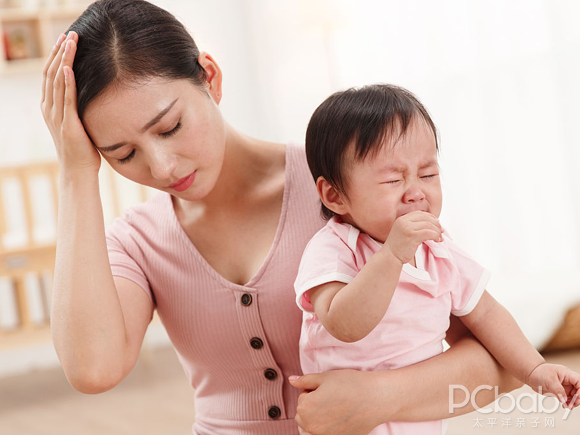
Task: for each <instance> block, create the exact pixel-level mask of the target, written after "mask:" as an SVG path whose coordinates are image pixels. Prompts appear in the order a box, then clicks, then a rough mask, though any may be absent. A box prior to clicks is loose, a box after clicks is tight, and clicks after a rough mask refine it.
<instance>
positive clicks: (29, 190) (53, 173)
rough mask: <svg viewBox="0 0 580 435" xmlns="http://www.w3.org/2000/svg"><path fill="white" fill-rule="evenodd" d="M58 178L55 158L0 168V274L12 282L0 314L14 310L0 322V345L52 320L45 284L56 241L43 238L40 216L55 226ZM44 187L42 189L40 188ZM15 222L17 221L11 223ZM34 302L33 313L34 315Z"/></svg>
mask: <svg viewBox="0 0 580 435" xmlns="http://www.w3.org/2000/svg"><path fill="white" fill-rule="evenodd" d="M57 177H58V164H57V163H56V162H45V163H34V164H28V165H20V166H10V167H3V168H0V278H2V279H3V282H4V284H6V283H8V285H9V286H10V285H11V286H12V290H7V289H6V288H2V289H1V291H3V297H2V298H1V299H0V304H1V305H4V306H3V307H0V308H2V310H0V314H4V315H6V313H8V314H10V309H11V308H12V310H13V311H14V313H13V314H12V316H11V318H12V321H10V320H8V321H6V319H4V320H5V321H4V322H3V323H0V337H2V338H4V339H3V340H1V339H0V348H1V347H2V345H6V344H7V343H8V342H9V341H10V340H7V337H6V334H9V333H12V332H15V331H33V330H35V329H39V328H41V329H42V328H46V327H47V326H48V324H49V320H48V311H49V309H48V294H47V292H46V286H45V285H44V284H45V282H46V279H45V278H46V274H51V273H52V270H53V268H54V258H55V252H56V244H55V240H54V237H53V238H52V239H50V238H48V239H47V238H46V237H44V238H43V237H39V232H38V231H37V229H38V228H39V227H42V225H39V222H38V220H39V219H42V220H45V221H48V222H52V223H53V225H52V226H54V223H55V222H56V210H57V196H58V192H57V189H58V187H57ZM41 185H42V186H43V187H44V188H39V187H40V186H41ZM40 197H42V198H41V199H42V200H40ZM40 203H43V204H44V205H45V206H46V207H45V209H44V210H38V207H37V205H38V204H40ZM15 222H16V224H17V225H13V224H14V223H15ZM11 224H12V225H11ZM15 226H16V228H14V227H15ZM49 232H50V231H49ZM53 233H55V229H54V230H53ZM30 279H36V280H37V282H38V288H39V289H40V293H38V294H37V296H38V299H36V300H34V301H31V299H33V298H31V295H32V293H31V291H30V289H29V288H28V287H29V284H28V283H29V282H30ZM7 292H10V293H7ZM11 302H12V304H11ZM10 305H13V306H12V307H10ZM14 305H15V307H14ZM33 306H34V308H36V310H35V311H36V313H37V314H36V315H35V316H32V315H31V312H32V311H31V308H32V307H33ZM14 308H15V309H14ZM39 312H40V315H39V314H38V313H39ZM0 320H2V319H0Z"/></svg>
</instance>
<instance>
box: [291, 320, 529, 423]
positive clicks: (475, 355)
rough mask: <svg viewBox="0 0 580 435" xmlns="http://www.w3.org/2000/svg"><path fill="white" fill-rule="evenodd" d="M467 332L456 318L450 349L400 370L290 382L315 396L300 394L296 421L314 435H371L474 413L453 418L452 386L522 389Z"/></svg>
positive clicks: (483, 395)
mask: <svg viewBox="0 0 580 435" xmlns="http://www.w3.org/2000/svg"><path fill="white" fill-rule="evenodd" d="M464 332H466V329H465V328H464V327H463V326H462V324H461V321H460V320H457V319H456V318H454V317H452V328H451V330H450V333H449V334H448V339H449V341H450V342H451V343H452V346H451V349H449V350H448V351H447V352H444V353H443V354H441V355H438V356H436V357H433V358H430V359H428V360H425V361H422V362H420V363H418V364H414V365H411V366H408V367H403V368H401V369H397V370H379V371H375V372H359V371H356V370H337V371H331V372H326V373H320V374H310V375H304V376H302V377H300V378H299V379H297V380H291V383H292V385H294V386H295V387H296V388H300V389H303V390H306V391H310V392H304V393H302V394H301V395H300V398H299V400H298V409H297V415H296V421H297V422H298V424H299V425H300V426H301V427H302V429H304V430H305V431H307V432H310V433H317V434H337V435H338V434H367V433H368V432H370V431H371V430H372V429H373V428H374V427H376V426H378V425H379V424H381V423H384V422H387V421H393V420H402V421H425V420H438V419H443V418H450V417H454V416H458V415H462V414H465V413H468V412H471V411H473V410H474V409H475V408H474V407H473V405H472V403H471V401H469V403H468V404H467V405H465V406H464V407H461V408H457V409H455V410H454V413H453V414H450V412H449V402H450V400H449V391H450V386H451V385H461V386H463V387H465V389H467V391H470V392H471V391H473V390H475V389H476V388H477V387H479V386H481V385H490V386H498V389H499V393H500V394H501V393H505V392H508V391H511V390H513V389H515V388H519V387H520V386H521V385H522V383H521V382H519V381H518V380H516V379H515V378H514V377H513V376H511V375H510V374H509V373H507V371H506V370H504V369H503V368H502V367H501V366H500V365H499V364H498V363H497V362H496V361H495V359H494V358H493V357H492V356H491V355H490V354H489V352H488V351H487V350H486V349H485V348H484V347H483V346H482V345H481V343H479V342H478V341H477V340H476V339H475V338H474V337H473V336H471V335H470V334H468V335H465V336H461V335H462V334H463V333H464ZM464 399H465V393H464V392H463V391H462V390H461V389H458V390H456V395H455V399H454V401H453V403H461V402H462V401H464ZM495 399H496V397H495V393H494V391H488V390H482V391H480V392H479V393H478V394H477V396H476V401H475V403H476V404H477V406H478V407H482V406H485V405H487V404H489V403H491V402H493V401H494V400H495Z"/></svg>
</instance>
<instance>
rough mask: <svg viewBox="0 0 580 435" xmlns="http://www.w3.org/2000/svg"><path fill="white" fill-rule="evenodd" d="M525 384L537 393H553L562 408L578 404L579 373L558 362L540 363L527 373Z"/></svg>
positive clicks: (579, 399) (579, 400)
mask: <svg viewBox="0 0 580 435" xmlns="http://www.w3.org/2000/svg"><path fill="white" fill-rule="evenodd" d="M526 384H528V385H529V386H530V387H532V388H533V390H534V391H535V392H537V393H540V394H544V395H546V393H551V394H554V395H555V396H556V397H557V398H558V400H559V401H560V402H561V403H562V406H563V407H564V408H570V409H572V408H575V407H577V406H578V405H580V375H579V374H578V373H576V372H574V371H572V370H570V369H569V368H568V367H564V366H562V365H559V364H547V363H544V364H540V365H539V366H537V367H536V368H535V369H534V370H532V372H531V373H530V374H529V375H528V377H527V379H526Z"/></svg>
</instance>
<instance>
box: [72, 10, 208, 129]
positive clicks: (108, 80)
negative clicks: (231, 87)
mask: <svg viewBox="0 0 580 435" xmlns="http://www.w3.org/2000/svg"><path fill="white" fill-rule="evenodd" d="M71 30H73V31H75V32H76V33H77V34H78V35H79V42H78V48H77V53H76V57H75V60H74V64H73V71H74V73H75V80H76V85H77V100H78V112H79V116H80V118H81V119H82V117H83V114H84V112H85V110H86V108H87V106H88V105H89V103H90V102H91V101H93V100H94V99H95V98H97V97H98V96H99V95H100V94H101V93H102V92H103V91H104V90H105V89H107V88H108V87H109V86H110V85H111V84H114V83H120V82H127V81H137V80H139V79H146V78H151V77H164V78H168V79H188V80H191V81H192V82H193V83H194V84H196V85H198V86H202V85H203V84H204V83H205V80H206V75H205V71H204V69H203V68H202V67H201V65H200V64H199V63H198V61H197V59H198V56H199V50H198V48H197V46H196V45H195V42H194V41H193V38H192V37H191V35H190V34H189V33H188V32H187V30H186V29H185V27H184V26H183V25H182V24H181V23H180V22H179V21H178V20H177V19H176V18H175V17H174V16H173V15H172V14H170V13H169V12H167V11H165V10H164V9H161V8H159V7H157V6H155V5H153V4H151V3H149V2H146V1H143V0H99V1H96V2H94V3H92V4H91V5H90V6H89V7H88V8H87V9H86V10H85V11H84V12H83V13H82V15H81V16H80V17H78V18H77V20H76V21H75V22H74V23H73V24H72V25H71V26H70V28H69V31H71Z"/></svg>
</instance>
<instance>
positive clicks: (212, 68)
mask: <svg viewBox="0 0 580 435" xmlns="http://www.w3.org/2000/svg"><path fill="white" fill-rule="evenodd" d="M197 61H198V62H199V64H200V65H201V67H202V68H203V69H204V70H205V76H206V80H207V86H208V92H209V94H210V95H211V97H212V99H213V100H214V101H215V103H216V104H219V103H220V101H221V99H222V70H221V69H220V67H219V66H218V64H217V63H216V61H215V60H214V59H213V57H211V56H210V55H209V54H208V53H206V52H205V51H204V52H202V53H200V55H199V57H198V58H197Z"/></svg>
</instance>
